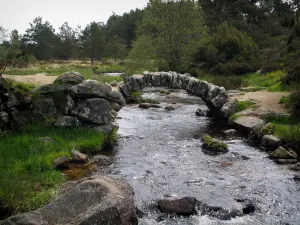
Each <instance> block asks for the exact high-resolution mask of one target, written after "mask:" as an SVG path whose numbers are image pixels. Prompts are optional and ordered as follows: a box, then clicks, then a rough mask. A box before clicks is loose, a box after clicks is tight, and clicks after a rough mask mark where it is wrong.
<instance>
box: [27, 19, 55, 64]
mask: <svg viewBox="0 0 300 225" xmlns="http://www.w3.org/2000/svg"><path fill="white" fill-rule="evenodd" d="M54 32H55V30H54V29H53V27H52V26H51V25H50V23H49V22H48V21H45V22H43V19H42V18H41V17H37V18H35V19H34V20H33V23H30V28H29V29H27V30H26V34H25V35H24V39H23V42H24V43H25V45H26V51H28V52H29V53H31V54H33V55H34V56H35V57H36V58H37V59H40V60H48V59H53V58H55V54H56V50H57V46H58V44H59V38H58V37H57V36H56V34H55V33H54Z"/></svg>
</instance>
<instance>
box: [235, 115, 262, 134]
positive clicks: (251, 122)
mask: <svg viewBox="0 0 300 225" xmlns="http://www.w3.org/2000/svg"><path fill="white" fill-rule="evenodd" d="M264 124H265V121H264V120H262V119H260V118H258V117H253V116H241V117H238V118H236V119H234V120H233V125H234V126H236V127H238V128H239V129H241V130H243V131H244V132H247V133H249V132H250V131H251V130H252V129H254V128H255V127H260V126H263V125H264Z"/></svg>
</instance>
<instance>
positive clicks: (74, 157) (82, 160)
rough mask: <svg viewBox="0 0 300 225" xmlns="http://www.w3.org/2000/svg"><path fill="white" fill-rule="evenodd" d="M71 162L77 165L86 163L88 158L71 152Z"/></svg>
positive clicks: (79, 153) (76, 152)
mask: <svg viewBox="0 0 300 225" xmlns="http://www.w3.org/2000/svg"><path fill="white" fill-rule="evenodd" d="M71 156H72V160H73V161H75V162H78V163H86V162H87V161H88V156H87V155H86V154H83V153H81V152H79V151H76V150H73V151H72V153H71Z"/></svg>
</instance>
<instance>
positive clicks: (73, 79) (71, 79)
mask: <svg viewBox="0 0 300 225" xmlns="http://www.w3.org/2000/svg"><path fill="white" fill-rule="evenodd" d="M83 81H84V77H83V76H81V74H80V73H78V72H67V73H65V74H63V75H61V76H59V77H58V78H56V80H55V81H54V84H59V85H60V84H71V85H76V84H80V83H82V82H83Z"/></svg>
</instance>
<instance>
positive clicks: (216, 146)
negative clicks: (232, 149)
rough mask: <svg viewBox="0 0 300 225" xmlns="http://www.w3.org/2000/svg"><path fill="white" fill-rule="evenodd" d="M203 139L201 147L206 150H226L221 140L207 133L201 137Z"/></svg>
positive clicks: (225, 145) (226, 147)
mask: <svg viewBox="0 0 300 225" xmlns="http://www.w3.org/2000/svg"><path fill="white" fill-rule="evenodd" d="M202 141H203V147H205V148H206V149H207V150H210V151H214V152H227V151H228V146H227V144H225V143H224V142H222V141H221V140H218V139H216V138H212V137H211V136H209V135H204V136H203V137H202Z"/></svg>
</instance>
